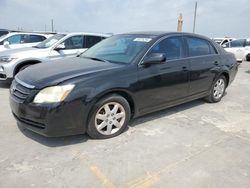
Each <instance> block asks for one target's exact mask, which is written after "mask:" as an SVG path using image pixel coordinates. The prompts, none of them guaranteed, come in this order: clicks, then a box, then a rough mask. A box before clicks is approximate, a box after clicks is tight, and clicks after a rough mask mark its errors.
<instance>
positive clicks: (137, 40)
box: [81, 35, 152, 63]
mask: <svg viewBox="0 0 250 188" xmlns="http://www.w3.org/2000/svg"><path fill="white" fill-rule="evenodd" d="M151 40H152V38H151V37H148V36H146V37H145V36H141V35H116V36H113V37H111V38H108V39H105V40H103V41H102V42H100V43H98V44H96V45H94V46H93V47H91V48H90V49H88V50H87V51H85V52H84V53H83V54H82V55H81V57H85V58H93V59H101V60H106V61H109V62H113V63H131V62H132V61H133V60H134V58H135V57H136V56H137V55H138V54H139V53H140V52H141V51H142V49H144V48H145V47H146V46H147V45H148V43H149V42H150V41H151Z"/></svg>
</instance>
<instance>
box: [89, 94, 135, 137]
mask: <svg viewBox="0 0 250 188" xmlns="http://www.w3.org/2000/svg"><path fill="white" fill-rule="evenodd" d="M130 116H131V112H130V106H129V103H128V102H127V100H126V99H124V98H123V97H121V96H119V95H110V96H107V97H105V98H103V99H101V100H100V101H99V102H97V103H96V105H95V106H94V107H93V110H92V112H91V114H90V119H89V123H88V130H87V132H88V134H89V136H90V137H92V138H97V139H104V138H112V137H115V136H117V135H119V134H120V133H122V132H123V131H124V129H125V128H126V127H127V124H128V122H129V120H130Z"/></svg>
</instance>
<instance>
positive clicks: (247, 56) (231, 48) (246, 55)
mask: <svg viewBox="0 0 250 188" xmlns="http://www.w3.org/2000/svg"><path fill="white" fill-rule="evenodd" d="M222 47H223V48H224V49H225V50H226V51H228V52H231V53H233V54H234V55H235V57H236V59H237V61H239V62H242V61H244V60H247V61H250V39H238V40H234V41H231V42H228V43H226V44H224V45H222Z"/></svg>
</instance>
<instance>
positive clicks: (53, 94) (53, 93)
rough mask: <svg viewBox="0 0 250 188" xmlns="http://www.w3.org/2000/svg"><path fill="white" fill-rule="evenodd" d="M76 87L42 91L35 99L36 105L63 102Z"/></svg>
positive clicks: (61, 87)
mask: <svg viewBox="0 0 250 188" xmlns="http://www.w3.org/2000/svg"><path fill="white" fill-rule="evenodd" d="M74 87H75V86H74V85H64V86H52V87H47V88H45V89H43V90H41V91H40V92H39V93H38V94H37V95H36V97H35V98H34V101H33V102H34V103H54V102H62V101H63V100H64V99H65V98H66V97H67V96H68V95H69V93H70V92H71V90H72V89H73V88H74Z"/></svg>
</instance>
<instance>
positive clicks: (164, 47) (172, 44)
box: [149, 37, 183, 60]
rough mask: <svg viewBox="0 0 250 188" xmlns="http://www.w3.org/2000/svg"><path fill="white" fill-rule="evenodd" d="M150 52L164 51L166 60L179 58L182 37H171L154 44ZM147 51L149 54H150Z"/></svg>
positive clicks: (181, 50)
mask: <svg viewBox="0 0 250 188" xmlns="http://www.w3.org/2000/svg"><path fill="white" fill-rule="evenodd" d="M150 53H164V54H166V57H167V60H174V59H180V58H181V57H182V54H183V47H182V37H171V38H167V39H164V40H162V41H161V42H159V43H158V44H156V45H155V46H154V47H153V48H152V49H151V50H150ZM150 53H149V54H150Z"/></svg>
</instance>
